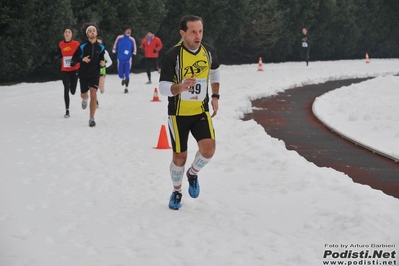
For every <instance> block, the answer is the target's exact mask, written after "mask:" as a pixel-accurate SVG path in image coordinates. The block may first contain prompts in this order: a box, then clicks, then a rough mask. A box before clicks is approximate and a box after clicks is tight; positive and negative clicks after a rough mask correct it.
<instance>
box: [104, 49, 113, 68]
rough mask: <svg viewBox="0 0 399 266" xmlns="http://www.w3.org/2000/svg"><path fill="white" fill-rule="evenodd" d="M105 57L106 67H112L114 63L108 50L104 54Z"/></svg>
mask: <svg viewBox="0 0 399 266" xmlns="http://www.w3.org/2000/svg"><path fill="white" fill-rule="evenodd" d="M104 59H105V61H106V62H105V67H110V66H111V65H112V59H111V57H110V56H109V53H108V51H107V50H105V54H104Z"/></svg>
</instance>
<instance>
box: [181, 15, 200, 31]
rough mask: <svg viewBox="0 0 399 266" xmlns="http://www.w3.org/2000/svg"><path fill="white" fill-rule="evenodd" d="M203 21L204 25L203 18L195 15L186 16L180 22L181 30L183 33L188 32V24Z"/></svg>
mask: <svg viewBox="0 0 399 266" xmlns="http://www.w3.org/2000/svg"><path fill="white" fill-rule="evenodd" d="M198 20H199V21H201V22H202V24H203V23H204V22H203V21H202V18H201V17H199V16H195V15H186V16H184V17H182V18H181V20H180V30H182V31H187V29H188V28H187V22H193V21H198Z"/></svg>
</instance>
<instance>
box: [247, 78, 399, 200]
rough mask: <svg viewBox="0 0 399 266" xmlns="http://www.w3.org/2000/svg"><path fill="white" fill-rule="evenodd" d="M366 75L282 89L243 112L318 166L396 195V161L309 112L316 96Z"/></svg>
mask: <svg viewBox="0 0 399 266" xmlns="http://www.w3.org/2000/svg"><path fill="white" fill-rule="evenodd" d="M364 80H366V79H348V80H339V81H329V82H326V83H323V84H315V85H308V86H304V87H299V88H294V89H289V90H286V91H285V92H283V93H279V94H277V95H275V96H272V97H267V98H262V99H259V100H255V101H253V102H252V105H253V106H254V107H257V108H262V109H259V110H253V113H251V114H247V115H246V116H245V118H244V120H249V119H254V120H255V121H256V122H257V123H259V124H260V125H262V126H263V127H264V128H265V130H266V132H267V133H268V134H269V135H270V136H272V137H274V138H277V139H281V140H283V141H284V142H285V145H286V147H287V149H288V150H295V151H297V152H298V153H299V154H300V155H301V156H303V157H304V158H306V159H307V160H308V161H310V162H313V163H315V164H316V165H317V166H320V167H331V168H334V169H336V170H338V171H340V172H343V173H345V174H347V175H348V176H350V177H351V178H352V179H353V181H354V182H357V183H360V184H365V185H369V186H370V187H372V188H374V189H379V190H382V191H383V192H384V193H385V194H388V195H391V196H393V197H395V198H398V199H399V163H397V162H394V161H393V160H391V159H388V158H385V157H383V156H381V155H378V154H375V153H373V152H371V151H369V150H366V149H364V148H362V147H360V146H357V145H356V144H354V143H353V142H350V141H348V140H346V139H344V138H342V137H340V136H339V135H337V134H335V133H333V132H332V131H331V130H330V129H328V128H327V127H325V126H324V125H323V124H322V123H320V122H319V121H318V120H317V118H316V117H315V116H314V115H313V113H312V104H313V101H314V100H315V98H316V97H318V96H320V95H322V94H324V93H326V92H328V91H330V90H334V89H337V88H340V87H342V86H348V85H351V84H353V83H358V82H361V81H364Z"/></svg>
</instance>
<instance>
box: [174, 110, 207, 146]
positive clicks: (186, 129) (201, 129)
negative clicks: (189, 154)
mask: <svg viewBox="0 0 399 266" xmlns="http://www.w3.org/2000/svg"><path fill="white" fill-rule="evenodd" d="M168 126H169V133H170V139H171V142H172V147H173V151H174V152H177V153H180V152H184V151H187V142H188V136H189V133H190V132H191V134H192V135H193V137H194V138H195V139H196V140H197V142H198V141H200V140H202V139H215V130H214V128H213V124H212V118H211V116H210V114H209V112H205V113H202V114H199V115H193V116H175V115H170V116H169V120H168Z"/></svg>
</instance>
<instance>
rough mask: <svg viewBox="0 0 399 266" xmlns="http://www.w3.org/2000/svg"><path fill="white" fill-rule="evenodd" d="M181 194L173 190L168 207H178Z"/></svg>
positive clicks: (175, 208) (173, 208)
mask: <svg viewBox="0 0 399 266" xmlns="http://www.w3.org/2000/svg"><path fill="white" fill-rule="evenodd" d="M182 196H183V195H182V194H181V193H180V192H179V191H174V192H173V193H172V195H170V200H169V208H170V209H172V210H178V209H180V207H181V203H180V202H181V198H182Z"/></svg>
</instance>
